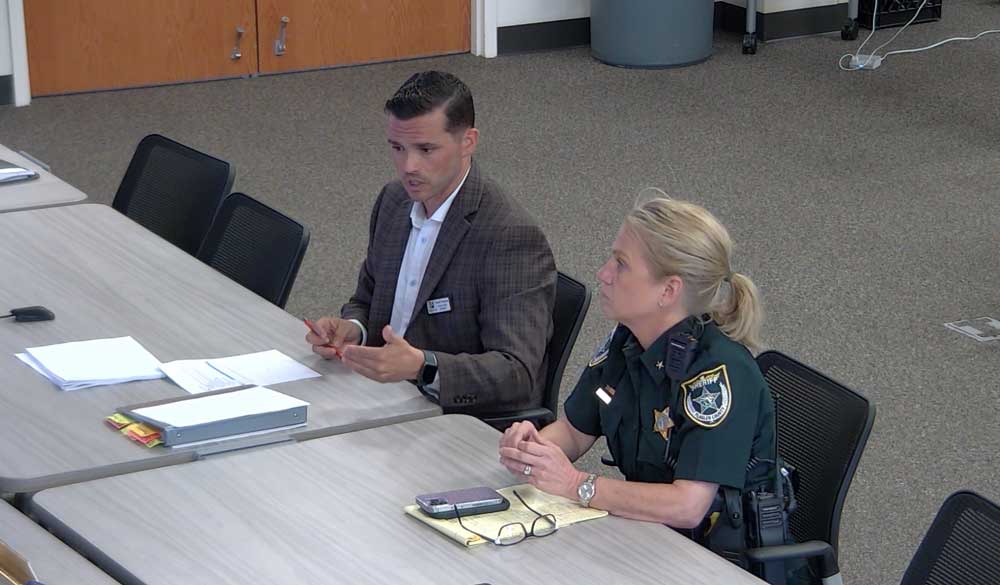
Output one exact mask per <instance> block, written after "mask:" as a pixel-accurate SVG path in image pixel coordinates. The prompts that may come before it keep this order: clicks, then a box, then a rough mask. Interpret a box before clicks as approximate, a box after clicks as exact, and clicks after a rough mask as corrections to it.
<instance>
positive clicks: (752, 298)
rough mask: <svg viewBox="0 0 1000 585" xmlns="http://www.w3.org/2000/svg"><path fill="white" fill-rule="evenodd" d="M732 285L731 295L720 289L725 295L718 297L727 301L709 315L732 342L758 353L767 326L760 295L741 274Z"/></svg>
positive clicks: (734, 279)
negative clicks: (763, 331)
mask: <svg viewBox="0 0 1000 585" xmlns="http://www.w3.org/2000/svg"><path fill="white" fill-rule="evenodd" d="M729 281H730V282H729V293H728V294H724V293H722V290H723V289H724V288H725V287H720V289H719V292H720V293H722V294H720V295H718V296H722V297H725V299H724V300H722V301H721V302H720V303H718V304H717V305H716V306H715V307H713V308H712V310H710V312H709V314H710V315H711V317H712V320H713V321H715V322H716V324H718V326H719V329H721V330H722V332H723V333H725V334H726V335H728V336H729V338H730V339H733V340H735V341H738V342H740V343H742V344H743V345H745V346H747V347H748V348H750V350H751V351H757V350H759V349H761V348H762V345H761V341H760V329H761V325H762V324H763V322H764V310H763V307H762V306H761V302H760V291H758V290H757V285H755V284H754V283H753V281H752V280H750V278H749V277H747V276H744V275H742V274H740V273H738V272H733V273H732V275H731V276H730V277H729ZM720 305H721V306H720Z"/></svg>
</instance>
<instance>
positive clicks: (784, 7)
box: [722, 0, 847, 14]
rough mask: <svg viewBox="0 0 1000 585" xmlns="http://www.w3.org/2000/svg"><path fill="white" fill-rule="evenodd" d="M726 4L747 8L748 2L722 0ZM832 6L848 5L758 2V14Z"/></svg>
mask: <svg viewBox="0 0 1000 585" xmlns="http://www.w3.org/2000/svg"><path fill="white" fill-rule="evenodd" d="M722 1H723V2H725V3H726V4H733V5H735V6H742V7H746V5H747V3H746V0H722ZM831 4H847V0H757V12H760V13H763V14H770V13H772V12H787V11H789V10H801V9H803V8H816V7H817V6H829V5H831Z"/></svg>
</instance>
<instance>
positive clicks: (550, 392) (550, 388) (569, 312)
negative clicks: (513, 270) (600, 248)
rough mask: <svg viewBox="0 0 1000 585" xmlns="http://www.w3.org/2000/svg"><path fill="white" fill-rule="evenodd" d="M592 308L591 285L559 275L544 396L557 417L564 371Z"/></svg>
mask: <svg viewBox="0 0 1000 585" xmlns="http://www.w3.org/2000/svg"><path fill="white" fill-rule="evenodd" d="M589 308H590V289H588V288H587V285H585V284H583V283H582V282H580V281H578V280H576V279H575V278H573V277H571V276H568V275H566V274H563V273H562V272H560V273H558V277H557V280H556V304H555V308H554V309H553V311H552V338H551V339H549V344H548V346H547V347H546V350H545V351H546V355H547V356H548V360H549V361H548V371H546V373H545V393H544V395H543V397H542V406H544V407H545V408H547V409H549V410H550V411H551V412H552V415H553V416H555V415H556V413H558V412H559V386H560V385H561V384H562V376H563V370H565V369H566V362H567V361H569V354H571V353H572V352H573V345H574V344H576V337H577V335H579V334H580V327H581V326H582V325H583V320H584V319H585V318H586V317H587V310H588V309H589Z"/></svg>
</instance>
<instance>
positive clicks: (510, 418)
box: [482, 408, 556, 428]
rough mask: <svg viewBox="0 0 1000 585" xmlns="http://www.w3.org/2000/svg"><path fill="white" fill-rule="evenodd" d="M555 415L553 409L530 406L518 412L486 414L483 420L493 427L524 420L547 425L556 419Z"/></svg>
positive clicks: (506, 425) (537, 424) (538, 424)
mask: <svg viewBox="0 0 1000 585" xmlns="http://www.w3.org/2000/svg"><path fill="white" fill-rule="evenodd" d="M555 418H556V417H555V415H554V414H552V411H551V410H549V409H547V408H528V409H526V410H519V411H517V412H511V413H507V414H498V415H486V416H483V417H482V420H483V422H485V423H486V424H489V425H491V426H493V427H496V428H500V427H509V426H510V425H512V424H514V423H516V422H521V421H522V420H530V421H532V422H534V423H536V426H538V427H542V426H545V424H546V423H548V422H549V421H552V420H555Z"/></svg>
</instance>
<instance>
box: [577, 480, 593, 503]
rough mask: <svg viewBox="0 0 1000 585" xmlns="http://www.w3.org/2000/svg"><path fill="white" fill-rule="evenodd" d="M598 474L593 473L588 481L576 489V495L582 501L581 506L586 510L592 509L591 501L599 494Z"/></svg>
mask: <svg viewBox="0 0 1000 585" xmlns="http://www.w3.org/2000/svg"><path fill="white" fill-rule="evenodd" d="M596 481H597V474H596V473H591V474H590V475H588V476H587V479H586V480H584V482H583V483H581V484H580V486H579V487H577V488H576V495H577V497H578V498H579V499H580V504H582V505H583V507H585V508H589V507H590V501H591V500H593V499H594V496H595V495H596V494H597V484H596Z"/></svg>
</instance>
